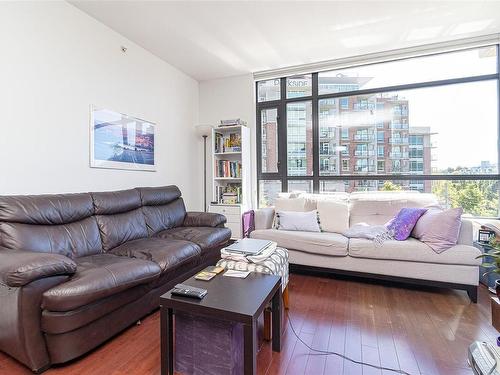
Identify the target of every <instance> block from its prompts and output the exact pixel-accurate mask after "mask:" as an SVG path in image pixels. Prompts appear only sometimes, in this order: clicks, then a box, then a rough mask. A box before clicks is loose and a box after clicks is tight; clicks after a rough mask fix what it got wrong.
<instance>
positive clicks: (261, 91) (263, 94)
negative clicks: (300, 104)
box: [257, 79, 281, 103]
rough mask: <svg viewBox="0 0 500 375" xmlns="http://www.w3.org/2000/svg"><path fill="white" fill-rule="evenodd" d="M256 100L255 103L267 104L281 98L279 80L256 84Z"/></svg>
mask: <svg viewBox="0 0 500 375" xmlns="http://www.w3.org/2000/svg"><path fill="white" fill-rule="evenodd" d="M257 92H258V98H257V101H258V102H259V103H260V102H268V101H270V100H279V99H280V98H281V88H280V80H279V79H270V80H268V81H260V82H258V83H257Z"/></svg>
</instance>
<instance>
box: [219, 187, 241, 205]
mask: <svg viewBox="0 0 500 375" xmlns="http://www.w3.org/2000/svg"><path fill="white" fill-rule="evenodd" d="M215 190H216V196H217V202H218V203H221V204H240V203H241V184H227V185H226V186H216V187H215Z"/></svg>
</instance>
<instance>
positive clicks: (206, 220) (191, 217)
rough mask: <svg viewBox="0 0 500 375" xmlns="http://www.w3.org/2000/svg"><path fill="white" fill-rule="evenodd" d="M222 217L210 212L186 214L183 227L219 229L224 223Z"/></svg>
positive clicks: (224, 220)
mask: <svg viewBox="0 0 500 375" xmlns="http://www.w3.org/2000/svg"><path fill="white" fill-rule="evenodd" d="M226 221H227V219H226V217H225V216H224V215H221V214H215V213H212V212H187V213H186V217H185V218H184V224H183V226H185V227H212V228H215V227H220V226H223V225H224V224H225V223H226Z"/></svg>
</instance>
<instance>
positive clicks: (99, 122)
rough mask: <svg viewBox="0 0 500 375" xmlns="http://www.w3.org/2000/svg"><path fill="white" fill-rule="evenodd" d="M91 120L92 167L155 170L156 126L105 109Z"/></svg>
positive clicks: (97, 112)
mask: <svg viewBox="0 0 500 375" xmlns="http://www.w3.org/2000/svg"><path fill="white" fill-rule="evenodd" d="M92 119H93V123H92V127H93V128H92V136H93V139H92V141H93V142H92V144H93V150H92V151H93V159H92V163H91V164H92V166H96V167H105V168H125V169H146V170H153V168H154V165H155V156H154V155H155V154H154V148H155V125H154V124H153V123H151V122H147V121H144V120H140V119H137V118H134V117H131V116H127V115H123V114H121V113H117V112H113V111H109V110H103V109H94V110H93V116H92Z"/></svg>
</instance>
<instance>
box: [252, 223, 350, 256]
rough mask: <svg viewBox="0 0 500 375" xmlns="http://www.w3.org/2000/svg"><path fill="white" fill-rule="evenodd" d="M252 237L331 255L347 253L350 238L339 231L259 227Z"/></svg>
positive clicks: (296, 248) (292, 247)
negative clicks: (304, 230) (301, 230)
mask: <svg viewBox="0 0 500 375" xmlns="http://www.w3.org/2000/svg"><path fill="white" fill-rule="evenodd" d="M250 237H252V238H259V239H263V240H270V241H274V242H276V243H277V244H278V246H281V247H284V248H286V249H293V250H300V251H305V252H308V253H313V254H323V255H330V256H346V255H347V244H348V239H347V238H346V237H344V236H343V235H341V234H338V233H328V232H296V231H286V230H277V229H259V230H254V231H253V232H252V233H251V234H250Z"/></svg>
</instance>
